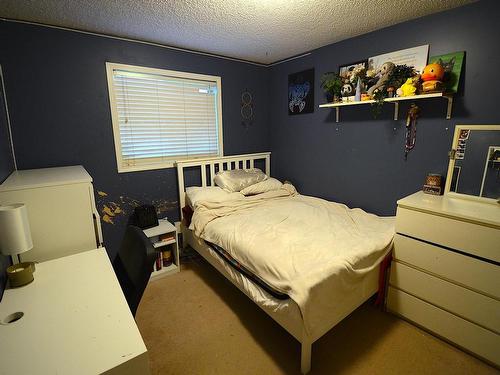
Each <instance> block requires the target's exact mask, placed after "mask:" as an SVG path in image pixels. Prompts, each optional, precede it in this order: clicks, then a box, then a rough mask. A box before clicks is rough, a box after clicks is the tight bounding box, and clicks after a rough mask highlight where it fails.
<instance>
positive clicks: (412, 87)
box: [396, 76, 418, 96]
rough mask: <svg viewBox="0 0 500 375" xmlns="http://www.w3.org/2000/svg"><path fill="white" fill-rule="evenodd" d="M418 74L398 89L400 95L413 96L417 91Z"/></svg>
mask: <svg viewBox="0 0 500 375" xmlns="http://www.w3.org/2000/svg"><path fill="white" fill-rule="evenodd" d="M417 83H418V76H417V77H411V78H408V79H407V80H406V82H405V83H403V85H402V86H401V87H400V88H399V89H398V90H397V91H396V93H397V94H398V95H399V96H413V95H415V94H416V93H417Z"/></svg>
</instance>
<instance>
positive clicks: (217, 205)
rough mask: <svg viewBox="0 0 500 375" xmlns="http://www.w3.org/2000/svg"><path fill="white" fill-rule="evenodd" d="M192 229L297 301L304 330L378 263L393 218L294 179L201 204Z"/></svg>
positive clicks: (386, 245) (389, 241) (311, 327)
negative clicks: (311, 190)
mask: <svg viewBox="0 0 500 375" xmlns="http://www.w3.org/2000/svg"><path fill="white" fill-rule="evenodd" d="M190 229H192V230H194V232H195V234H196V235H197V236H199V237H201V238H203V239H205V240H206V241H210V242H212V243H215V244H217V245H219V246H221V247H222V248H224V249H225V250H226V251H228V252H229V253H230V254H231V255H232V256H233V257H234V258H235V259H237V260H238V261H239V262H240V263H241V264H243V265H245V266H246V267H247V268H249V269H250V270H251V271H252V272H254V273H255V274H257V275H258V276H260V277H261V278H262V279H264V280H265V281H266V282H267V283H268V284H269V285H272V286H273V287H275V288H276V289H279V290H280V291H282V292H284V293H287V294H288V295H289V296H290V297H291V298H292V299H293V300H294V301H295V302H296V303H297V304H298V306H299V308H300V311H301V314H302V318H303V320H304V326H305V328H306V332H309V333H310V332H314V331H317V329H315V328H319V327H317V325H321V322H318V319H320V318H321V317H322V316H324V314H325V313H328V310H329V309H330V310H332V309H335V308H336V304H338V303H340V302H339V301H341V300H342V296H345V295H347V294H349V291H351V290H352V288H353V287H355V286H356V285H357V284H359V281H360V280H361V279H362V278H363V276H364V275H366V274H367V273H368V272H369V271H371V270H373V268H374V267H376V266H378V264H379V263H380V262H381V260H382V259H383V258H384V256H385V255H386V254H387V253H388V252H389V250H390V247H391V245H392V239H393V236H394V224H393V220H392V219H387V218H381V217H378V216H375V215H372V214H368V213H366V212H365V211H363V210H361V209H349V208H348V207H347V206H345V205H343V204H339V203H333V202H328V201H326V200H323V199H319V198H314V197H309V196H304V195H299V194H297V192H296V191H295V188H294V187H293V186H291V185H289V184H285V185H283V188H281V189H279V190H276V191H271V192H268V193H264V194H259V195H257V196H253V197H247V198H245V199H244V200H233V201H226V202H207V201H204V202H197V204H196V205H195V210H194V214H193V218H192V221H191V226H190Z"/></svg>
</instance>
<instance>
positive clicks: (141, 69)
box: [106, 62, 224, 173]
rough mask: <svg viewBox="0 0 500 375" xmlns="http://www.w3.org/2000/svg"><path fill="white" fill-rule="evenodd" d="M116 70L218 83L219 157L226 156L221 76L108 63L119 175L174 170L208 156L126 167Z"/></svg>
mask: <svg viewBox="0 0 500 375" xmlns="http://www.w3.org/2000/svg"><path fill="white" fill-rule="evenodd" d="M114 70H126V71H130V72H136V73H143V74H157V75H168V76H172V77H176V78H186V79H195V80H203V81H212V82H216V83H217V124H218V129H217V130H218V137H219V155H217V157H220V156H224V149H223V145H224V142H223V138H222V135H223V131H222V84H221V77H219V76H210V75H204V74H197V73H189V72H181V71H176V70H166V69H156V68H148V67H143V66H137V65H126V64H118V63H112V62H106V76H107V80H108V93H109V106H110V109H111V121H112V124H113V137H114V142H115V154H116V163H117V169H118V173H126V172H137V171H146V170H154V169H164V168H172V167H174V166H175V162H176V161H178V160H179V161H180V160H191V159H193V160H195V159H203V158H206V156H199V157H188V156H186V157H175V158H172V159H167V160H165V161H164V162H160V163H151V164H141V165H134V166H124V165H123V159H122V150H121V139H120V125H119V117H118V111H117V106H116V97H115V89H114V85H113V71H114Z"/></svg>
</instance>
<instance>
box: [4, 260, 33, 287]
mask: <svg viewBox="0 0 500 375" xmlns="http://www.w3.org/2000/svg"><path fill="white" fill-rule="evenodd" d="M33 271H34V264H33V263H32V262H23V263H18V264H14V265H13V266H10V267H7V277H8V278H9V282H10V286H11V287H13V288H17V287H20V286H24V285H27V284H29V283H31V282H32V281H33V280H34V279H35V278H34V277H33Z"/></svg>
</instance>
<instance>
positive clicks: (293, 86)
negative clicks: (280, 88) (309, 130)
mask: <svg viewBox="0 0 500 375" xmlns="http://www.w3.org/2000/svg"><path fill="white" fill-rule="evenodd" d="M313 112H314V68H312V69H307V70H303V71H301V72H297V73H293V74H289V75H288V114H289V115H290V116H294V115H301V114H305V113H313Z"/></svg>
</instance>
